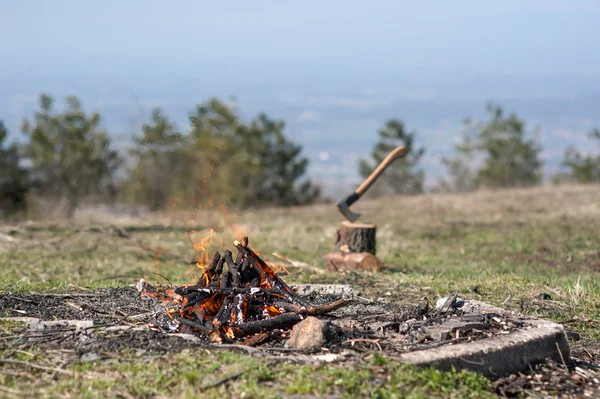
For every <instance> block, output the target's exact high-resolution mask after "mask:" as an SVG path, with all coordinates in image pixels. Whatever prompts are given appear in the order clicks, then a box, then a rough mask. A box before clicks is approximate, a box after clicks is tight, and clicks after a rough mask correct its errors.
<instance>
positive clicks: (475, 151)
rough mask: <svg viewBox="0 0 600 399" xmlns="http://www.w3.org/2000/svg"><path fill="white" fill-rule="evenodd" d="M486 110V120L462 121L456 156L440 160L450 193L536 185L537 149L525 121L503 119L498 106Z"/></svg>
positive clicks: (538, 174)
mask: <svg viewBox="0 0 600 399" xmlns="http://www.w3.org/2000/svg"><path fill="white" fill-rule="evenodd" d="M486 110H487V113H488V116H489V118H488V120H487V121H485V122H473V121H472V120H470V119H467V120H466V121H465V123H464V128H465V131H464V136H463V142H462V143H461V144H459V145H457V146H456V152H457V155H456V156H455V157H453V158H445V159H443V163H444V164H445V165H446V167H447V168H448V171H449V175H450V177H451V179H452V183H450V184H447V185H450V186H452V189H453V190H454V191H468V190H470V189H474V188H479V187H491V188H506V187H521V186H532V185H536V184H539V183H540V181H541V179H542V167H543V163H542V161H541V159H540V153H541V146H540V145H539V143H538V142H537V140H536V139H535V138H530V137H528V134H527V132H526V129H525V127H526V124H525V122H524V121H523V120H521V119H520V118H519V117H518V116H517V115H516V114H511V115H509V116H505V115H504V111H503V109H502V108H501V107H500V106H495V105H493V104H488V105H487V108H486ZM478 162H479V164H477V163H478Z"/></svg>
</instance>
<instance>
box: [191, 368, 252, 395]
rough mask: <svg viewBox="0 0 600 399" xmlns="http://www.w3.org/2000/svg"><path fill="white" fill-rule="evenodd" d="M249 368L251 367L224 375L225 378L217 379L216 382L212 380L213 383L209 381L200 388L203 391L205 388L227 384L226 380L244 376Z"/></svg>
mask: <svg viewBox="0 0 600 399" xmlns="http://www.w3.org/2000/svg"><path fill="white" fill-rule="evenodd" d="M248 370H249V369H246V370H242V371H239V372H237V373H234V374H231V375H228V376H226V377H223V378H221V379H219V380H217V381H215V382H211V383H209V384H205V385H203V386H202V387H201V388H200V390H202V391H203V390H205V389H209V388H215V387H218V386H219V385H223V384H225V383H226V382H229V381H231V380H235V379H236V378H239V377H241V376H242V375H244V374H245V373H246V372H247V371H248Z"/></svg>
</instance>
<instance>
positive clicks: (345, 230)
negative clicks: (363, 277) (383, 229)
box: [325, 221, 381, 272]
mask: <svg viewBox="0 0 600 399" xmlns="http://www.w3.org/2000/svg"><path fill="white" fill-rule="evenodd" d="M376 233H377V226H375V225H374V224H369V223H350V222H348V221H344V222H342V224H341V225H340V228H339V230H338V232H337V236H336V240H335V244H334V248H333V250H332V251H331V252H330V253H328V254H327V255H326V256H325V266H326V267H327V269H329V270H334V271H340V272H343V271H348V270H363V271H379V270H380V269H381V261H380V260H379V259H378V258H377V257H376V256H375V254H376V244H377V242H376Z"/></svg>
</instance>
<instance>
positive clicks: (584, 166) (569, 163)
mask: <svg viewBox="0 0 600 399" xmlns="http://www.w3.org/2000/svg"><path fill="white" fill-rule="evenodd" d="M588 137H589V139H590V140H597V144H600V130H598V129H594V130H593V131H591V132H590V133H589V134H588ZM562 166H564V167H566V168H567V169H568V177H569V178H571V179H573V180H575V181H577V182H580V183H598V182H600V154H596V155H586V154H582V153H581V152H580V151H577V150H576V149H574V148H573V147H569V148H567V149H566V150H565V157H564V160H563V162H562Z"/></svg>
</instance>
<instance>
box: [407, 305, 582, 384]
mask: <svg viewBox="0 0 600 399" xmlns="http://www.w3.org/2000/svg"><path fill="white" fill-rule="evenodd" d="M462 309H463V310H465V311H466V312H467V313H472V312H474V313H497V314H499V315H510V316H511V317H512V318H515V319H518V320H519V321H521V322H522V323H524V326H523V328H520V329H519V330H517V331H513V332H510V333H507V334H502V335H497V336H493V337H490V338H486V339H481V340H478V341H474V342H463V343H457V344H451V345H447V346H442V347H437V348H432V349H423V350H418V351H413V352H408V353H404V354H402V355H401V356H400V358H401V360H403V361H405V362H408V363H411V364H414V365H416V366H423V367H426V366H434V367H435V368H437V369H438V370H442V371H449V370H450V369H451V368H452V367H453V366H454V367H455V368H456V369H457V370H460V369H468V370H473V371H476V372H479V373H481V374H483V375H485V376H486V377H489V378H498V377H503V376H507V375H510V374H514V373H517V372H520V371H525V370H528V369H529V365H530V364H535V363H540V362H543V361H544V360H546V359H553V360H555V361H557V362H562V361H563V360H567V359H568V358H569V356H570V353H571V350H570V347H569V342H568V339H567V335H566V333H565V329H564V327H563V326H562V325H560V324H558V323H553V322H550V321H547V320H543V319H538V318H535V317H527V316H523V315H520V314H518V313H515V312H512V311H508V310H505V309H501V308H497V307H494V306H491V305H488V304H486V303H483V302H478V301H468V300H466V301H464V304H463V305H462Z"/></svg>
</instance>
